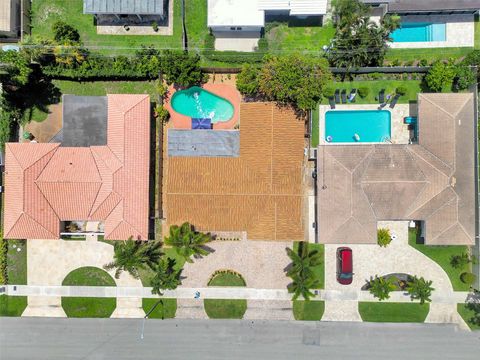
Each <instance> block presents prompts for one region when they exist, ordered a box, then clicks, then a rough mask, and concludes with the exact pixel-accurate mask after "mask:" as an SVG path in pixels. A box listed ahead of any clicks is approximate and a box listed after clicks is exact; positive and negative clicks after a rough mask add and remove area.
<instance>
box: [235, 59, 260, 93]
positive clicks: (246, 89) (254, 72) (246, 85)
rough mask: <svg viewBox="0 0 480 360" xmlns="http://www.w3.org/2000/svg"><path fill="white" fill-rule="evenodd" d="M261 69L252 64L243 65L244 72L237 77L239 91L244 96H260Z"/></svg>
mask: <svg viewBox="0 0 480 360" xmlns="http://www.w3.org/2000/svg"><path fill="white" fill-rule="evenodd" d="M258 75H259V69H258V67H257V66H255V65H252V64H243V66H242V71H241V72H240V73H239V74H238V75H237V89H238V91H240V93H242V94H243V95H247V96H255V95H257V94H258Z"/></svg>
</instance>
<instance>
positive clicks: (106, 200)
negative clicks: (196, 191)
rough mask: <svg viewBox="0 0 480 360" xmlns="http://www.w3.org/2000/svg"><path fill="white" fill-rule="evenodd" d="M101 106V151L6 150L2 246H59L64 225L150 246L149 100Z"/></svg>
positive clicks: (116, 98) (21, 146)
mask: <svg viewBox="0 0 480 360" xmlns="http://www.w3.org/2000/svg"><path fill="white" fill-rule="evenodd" d="M87 98H88V97H81V99H80V103H84V102H85V101H87V102H88V99H87ZM95 98H96V97H92V102H95V100H96V99H95ZM68 101H73V102H74V101H75V97H71V98H70V99H69V100H68ZM68 101H66V102H68ZM97 102H98V99H97ZM100 103H101V101H100ZM105 105H106V110H107V111H106V114H107V118H106V119H105V120H106V129H107V131H106V137H105V143H104V144H99V143H98V142H97V143H95V144H93V145H91V146H84V145H85V143H79V144H72V143H70V142H67V143H65V144H64V143H61V142H52V143H33V142H30V143H7V144H6V147H5V150H6V159H5V212H4V213H5V217H4V237H5V238H7V239H16V238H20V239H58V238H59V237H60V231H61V223H62V222H65V221H99V222H103V223H104V228H105V238H106V239H111V240H126V239H128V238H130V237H133V238H134V239H140V240H147V239H148V233H149V228H148V224H149V216H148V215H149V166H150V160H149V159H150V100H149V96H148V95H108V96H107V97H106V99H105ZM90 110H91V109H90ZM81 111H83V112H84V116H85V117H86V118H88V117H91V116H94V115H95V114H90V113H88V109H85V108H84V109H83V110H81ZM64 121H65V119H64ZM67 122H68V120H67ZM64 125H65V124H64ZM74 130H75V131H76V134H79V129H78V127H77V128H75V129H74ZM65 131H66V128H65V126H64V129H63V132H64V133H63V136H64V137H65V138H67V139H71V137H69V136H68V135H69V134H68V133H67V134H66V133H65ZM90 131H94V132H95V129H90ZM85 139H87V137H86V138H85ZM94 141H98V138H97V139H96V140H94Z"/></svg>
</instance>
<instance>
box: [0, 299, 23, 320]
mask: <svg viewBox="0 0 480 360" xmlns="http://www.w3.org/2000/svg"><path fill="white" fill-rule="evenodd" d="M26 307H27V297H26V296H7V295H1V296H0V316H22V313H23V311H24V310H25V308H26Z"/></svg>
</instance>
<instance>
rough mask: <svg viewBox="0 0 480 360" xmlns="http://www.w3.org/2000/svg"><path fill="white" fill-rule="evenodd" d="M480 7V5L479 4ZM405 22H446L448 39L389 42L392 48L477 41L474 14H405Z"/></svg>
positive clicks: (471, 45) (461, 45)
mask: <svg viewBox="0 0 480 360" xmlns="http://www.w3.org/2000/svg"><path fill="white" fill-rule="evenodd" d="M479 7H480V6H479ZM402 21H403V22H412V23H413V22H427V23H445V24H446V25H447V26H446V41H420V42H397V43H389V46H390V47H391V48H392V49H414V48H417V49H419V48H440V47H473V46H474V42H475V24H474V21H475V19H474V16H473V15H470V14H451V15H405V16H402Z"/></svg>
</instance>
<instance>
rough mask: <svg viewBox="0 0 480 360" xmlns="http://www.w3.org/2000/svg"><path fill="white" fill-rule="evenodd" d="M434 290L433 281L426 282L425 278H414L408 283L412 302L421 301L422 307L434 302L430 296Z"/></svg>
mask: <svg viewBox="0 0 480 360" xmlns="http://www.w3.org/2000/svg"><path fill="white" fill-rule="evenodd" d="M433 290H435V289H434V288H433V287H432V281H428V280H425V279H424V278H423V277H421V278H417V277H416V276H414V277H413V278H412V279H411V280H410V281H408V282H407V292H408V294H409V295H410V299H411V300H412V301H413V300H420V304H421V305H423V304H424V303H425V302H430V301H432V300H431V299H430V296H431V295H432V291H433Z"/></svg>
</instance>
